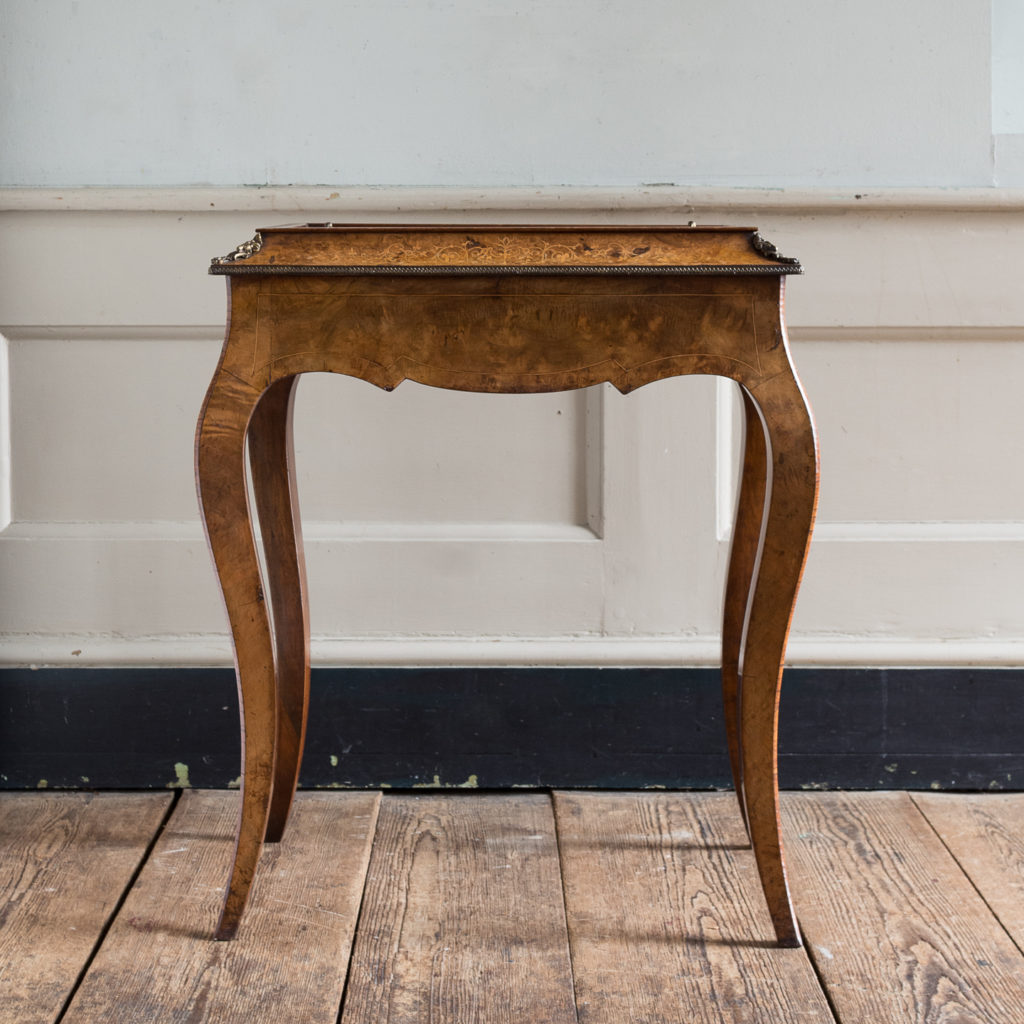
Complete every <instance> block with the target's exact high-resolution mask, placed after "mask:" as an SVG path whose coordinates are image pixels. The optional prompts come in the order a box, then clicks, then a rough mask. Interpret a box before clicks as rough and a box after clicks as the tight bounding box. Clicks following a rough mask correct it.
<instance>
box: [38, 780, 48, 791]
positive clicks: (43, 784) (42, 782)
mask: <svg viewBox="0 0 1024 1024" xmlns="http://www.w3.org/2000/svg"><path fill="white" fill-rule="evenodd" d="M48 785H49V783H48V782H47V781H46V779H40V780H39V781H38V782H37V783H36V789H46V787H47V786H48Z"/></svg>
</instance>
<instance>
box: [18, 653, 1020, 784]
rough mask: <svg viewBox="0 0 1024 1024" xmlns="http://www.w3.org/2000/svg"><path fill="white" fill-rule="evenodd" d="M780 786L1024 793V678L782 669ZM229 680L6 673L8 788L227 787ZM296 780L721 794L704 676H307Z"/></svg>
mask: <svg viewBox="0 0 1024 1024" xmlns="http://www.w3.org/2000/svg"><path fill="white" fill-rule="evenodd" d="M779 749H780V758H779V762H780V769H779V771H780V783H781V785H782V787H783V788H786V789H833V788H840V789H960V790H987V789H1004V790H1014V789H1024V670H1018V669H1013V670H1011V669H791V670H789V671H788V672H787V673H786V678H785V685H784V687H783V699H782V719H781V727H780V742H779ZM238 773H239V739H238V718H237V700H236V696H235V684H234V675H233V673H232V672H231V671H230V670H228V669H86V668H81V669H41V670H35V671H32V670H28V669H24V670H22V669H5V670H0V788H7V789H35V788H39V787H43V786H45V787H49V788H87V789H148V788H159V787H165V786H178V785H192V786H195V787H203V788H225V787H228V786H230V785H232V784H236V785H237V776H238ZM301 784H302V785H303V786H305V787H346V788H347V787H354V788H376V787H381V786H387V787H395V788H410V787H419V786H441V787H466V788H469V787H479V788H486V789H507V788H511V787H519V786H525V787H545V788H546V787H567V788H568V787H602V788H615V789H634V788H644V787H662V786H664V787H667V788H669V789H706V788H721V787H727V786H729V785H730V777H729V767H728V760H727V757H726V752H725V734H724V729H723V725H722V709H721V698H720V692H719V676H718V672H717V671H715V670H713V669H695V668H689V669H551V668H533V669H526V668H504V669H502V668H481V669H467V668H463V669H366V668H358V669H326V668H325V669H317V670H314V672H313V683H312V698H311V707H310V727H309V739H308V743H307V749H306V756H305V759H304V763H303V768H302V776H301Z"/></svg>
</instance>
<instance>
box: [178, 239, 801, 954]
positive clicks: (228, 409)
mask: <svg viewBox="0 0 1024 1024" xmlns="http://www.w3.org/2000/svg"><path fill="white" fill-rule="evenodd" d="M588 231H589V229H581V228H578V227H573V226H569V227H561V228H558V227H552V228H550V229H547V228H536V227H529V226H526V227H522V226H520V227H515V228H513V227H503V228H488V227H480V228H478V227H472V228H467V227H459V226H455V225H446V226H440V227H438V226H429V227H421V228H411V227H407V228H392V227H388V228H381V227H380V226H377V227H374V226H368V225H364V226H362V227H353V226H351V225H321V226H315V225H314V226H311V225H306V226H301V225H300V226H298V227H296V228H283V229H280V230H272V231H268V232H266V236H267V237H266V238H261V237H260V236H257V237H256V238H254V240H253V242H252V244H251V245H246V246H243V247H241V248H240V249H239V250H238V251H236V252H235V253H232V254H231V255H230V256H228V257H226V258H224V259H222V260H220V261H218V264H217V266H216V267H215V268H214V269H218V270H219V271H220V272H224V273H227V274H229V275H231V276H230V283H229V288H230V323H229V329H228V333H227V337H226V340H225V344H224V349H223V351H222V354H221V360H220V363H219V365H218V368H217V371H216V373H215V376H214V379H213V381H212V382H211V385H210V389H209V391H208V393H207V397H206V402H205V404H204V406H203V410H202V412H201V414H200V420H199V425H198V427H197V434H196V473H197V480H198V482H199V492H200V504H201V507H202V513H203V518H204V522H205V525H206V532H207V538H208V541H209V546H210V550H211V552H212V554H213V557H214V562H215V564H216V568H217V573H218V577H219V581H220V585H221V591H222V594H223V596H224V601H225V605H226V607H227V611H228V618H229V621H230V624H231V630H232V638H233V641H234V647H235V656H236V658H235V660H236V666H237V674H238V680H239V695H240V704H241V708H242V734H243V740H244V743H243V748H244V756H243V762H244V763H243V771H242V814H241V821H240V826H239V829H238V842H237V852H236V857H235V860H234V864H233V867H232V880H231V883H230V886H229V888H228V891H227V895H226V898H225V905H224V910H223V914H222V917H221V921H220V924H219V925H218V928H217V937H218V938H225V939H228V938H231V937H232V936H233V935H234V933H235V930H236V928H237V926H238V922H239V920H240V918H241V915H242V912H243V910H244V907H245V903H246V894H247V891H248V888H249V886H250V884H251V882H252V878H253V872H254V870H255V866H256V862H257V860H258V858H259V853H260V846H261V844H262V842H263V837H264V835H265V834H267V835H269V836H270V837H272V838H276V837H277V836H278V835H280V833H281V831H282V829H283V827H284V819H285V817H286V815H287V803H286V799H285V798H286V795H287V793H288V792H289V790H290V786H291V785H292V782H293V780H294V777H295V770H296V765H297V751H298V750H300V748H301V721H302V717H303V714H304V712H303V710H302V707H303V705H304V701H303V699H302V698H301V697H299V696H298V694H299V693H300V691H302V689H303V683H302V680H301V672H300V660H301V659H300V654H301V649H302V647H303V643H302V635H301V634H302V631H303V628H304V626H303V622H304V612H303V611H302V609H303V608H304V605H303V598H302V593H301V591H302V589H303V584H302V567H301V553H300V562H299V564H298V566H297V567H296V566H295V565H294V563H293V554H294V552H295V551H296V550H297V546H296V544H295V543H294V541H295V538H293V537H292V529H291V527H292V525H294V526H295V527H296V528H297V511H296V509H295V503H294V493H292V495H291V497H289V493H288V491H289V488H288V487H287V486H286V485H285V483H284V482H283V481H279V482H278V483H277V484H276V486H275V485H273V484H271V483H270V482H268V479H267V477H268V475H269V474H271V473H273V472H276V473H277V474H278V475H279V476H281V477H284V476H286V475H287V474H288V473H289V472H290V462H289V459H288V457H287V454H286V452H285V450H284V448H285V446H284V445H283V444H281V443H275V444H274V445H273V446H272V447H273V449H274V451H273V452H271V451H269V449H268V446H267V445H266V444H265V443H264V442H265V441H266V440H267V439H268V438H277V439H278V440H279V441H281V440H282V439H283V435H284V432H285V423H286V420H287V417H288V410H289V409H290V405H289V402H288V401H286V397H287V396H289V395H290V394H291V390H290V389H291V382H292V380H293V379H294V378H295V377H297V376H298V375H299V374H302V373H306V372H311V371H327V372H333V373H342V374H346V375H349V376H353V377H357V378H359V379H362V380H366V381H368V382H370V383H373V384H375V385H377V386H379V387H381V388H385V389H391V388H394V387H397V386H398V385H399V384H400V383H401V382H402V381H404V380H414V381H418V382H419V383H422V384H428V385H431V386H434V387H440V388H452V389H457V390H464V391H481V392H495V393H509V392H515V393H539V392H548V391H559V390H572V389H576V388H581V387H587V386H590V385H593V384H598V383H602V382H605V381H607V382H610V383H612V384H614V386H615V387H617V388H618V389H619V390H620V391H622V392H629V391H632V390H634V389H636V388H638V387H641V386H642V385H644V384H649V383H652V382H653V381H657V380H662V379H664V378H666V377H672V376H677V375H679V374H692V373H700V374H717V375H720V376H723V377H728V378H730V379H732V380H735V381H737V382H738V383H739V384H740V385H741V386H742V387H743V389H744V394H745V409H746V410H747V414H748V416H750V417H752V416H753V415H754V414H755V413H756V417H757V421H758V422H759V423H760V429H761V430H762V431H763V440H764V443H763V444H760V445H759V444H758V443H757V442H756V441H753V442H752V443H751V444H750V445H748V451H749V452H750V453H751V459H750V462H751V466H752V465H753V463H754V462H755V461H757V460H758V459H760V460H761V461H763V463H764V465H763V467H761V466H758V467H756V469H754V468H751V469H750V471H749V472H747V473H746V474H745V476H746V479H747V482H746V485H745V486H744V487H743V488H742V490H741V507H740V511H739V517H738V518H739V523H740V530H739V533H740V535H741V544H740V546H739V548H738V549H737V551H738V553H737V555H736V559H734V570H733V571H731V572H730V585H729V593H728V596H727V605H728V607H729V609H730V611H729V612H728V613H727V624H726V636H725V645H724V646H725V655H726V665H725V679H724V683H725V698H726V705H727V715H728V718H729V721H730V723H731V725H732V728H733V732H732V733H730V736H729V742H730V748H731V753H732V755H733V763H734V776H735V778H736V779H737V781H738V782H739V783H740V784H741V785H740V788H741V790H742V793H741V797H742V800H743V806H744V809H745V812H746V817H747V822H748V824H749V831H750V837H751V842H752V844H753V847H754V853H755V857H756V859H757V863H758V867H759V870H760V875H761V881H762V886H763V889H764V893H765V897H766V899H767V902H768V906H769V910H770V912H771V916H772V921H773V924H774V928H775V933H776V937H777V939H778V941H779V943H780V944H781V945H783V946H795V945H799V943H800V934H799V929H798V927H797V923H796V920H795V918H794V916H793V910H792V905H791V902H790V899H789V893H788V889H787V883H786V872H785V865H784V862H783V856H782V844H781V837H780V831H779V815H778V788H777V756H776V744H777V727H778V704H779V688H780V685H781V667H782V664H783V659H784V655H785V649H786V641H787V637H788V632H789V624H790V620H791V617H792V613H793V607H794V603H795V601H796V594H797V590H798V588H799V584H800V578H801V575H802V572H803V565H804V559H805V557H806V552H807V547H808V544H809V541H810V534H811V529H812V526H813V523H814V517H815V508H816V502H817V486H818V463H817V441H816V437H815V433H814V425H813V422H812V419H811V415H810V409H809V407H808V405H807V402H806V399H805V398H804V395H803V391H802V389H801V387H800V383H799V380H798V378H797V375H796V371H795V369H794V367H793V364H792V360H791V357H790V351H789V345H788V343H787V340H786V332H785V328H784V325H783V322H782V307H783V284H784V280H785V277H784V275H785V273H787V272H789V271H792V270H794V269H795V268H794V264H793V262H792V261H786V260H785V259H783V258H781V257H778V254H777V253H775V252H774V251H773V250H772V249H771V247H770V246H768V245H766V244H765V243H764V242H763V240H760V239H759V236H757V235H756V234H755V233H754V232H753V231H752V230H751V229H749V228H740V229H734V228H701V229H697V228H688V227H687V228H681V227H679V226H652V227H648V228H625V229H624V228H618V227H616V228H613V229H605V228H600V227H595V228H594V229H593V230H592V232H591V233H588ZM581 232H582V233H581ZM460 246H461V249H460ZM374 253H376V256H373V254H374ZM460 253H461V254H462V255H460ZM466 253H469V254H470V255H469V256H468V257H467V258H468V259H470V262H473V261H474V260H478V261H479V266H477V269H480V270H481V271H482V272H481V273H480V274H467V273H458V270H459V266H460V265H461V264H460V263H459V260H461V259H462V258H463V256H464V255H465V254H466ZM601 254H603V257H601V258H608V259H610V260H612V263H613V264H614V266H605V267H603V269H605V270H611V269H615V270H621V271H623V273H622V274H619V275H612V274H599V273H596V272H593V270H587V269H586V266H587V264H586V263H582V264H581V263H580V262H578V261H579V260H587V259H598V258H599V257H600V256H601ZM373 259H377V260H378V264H377V266H376V267H375V268H374V269H375V270H377V271H380V272H379V273H372V274H371V273H370V272H369V271H367V272H366V273H363V272H361V271H360V270H359V267H360V266H361V265H362V263H364V262H367V261H369V262H373ZM565 260H570V264H571V267H574V268H576V269H580V268H581V267H582V268H583V272H581V273H575V274H572V273H563V274H555V273H553V272H552V273H550V274H549V273H547V272H545V273H542V274H538V275H534V276H530V275H520V276H516V275H502V274H498V273H497V271H496V268H497V267H498V266H499V265H500V266H502V267H523V268H525V267H532V268H533V269H537V268H538V266H539V267H540V269H541V270H544V268H545V267H548V265H549V264H550V265H551V266H554V265H556V264H557V265H559V266H562V265H563V263H564V261H565ZM572 260H576V261H577V262H571V261H572ZM304 261H306V262H305V266H306V269H307V270H309V269H311V268H312V272H311V273H310V274H302V275H300V276H295V275H293V274H291V273H290V272H289V271H290V270H295V269H296V267H298V265H299V264H302V263H303V262H304ZM417 261H419V262H417ZM538 261H539V262H538ZM560 261H562V262H560ZM673 261H678V263H679V264H681V265H685V268H689V269H690V270H694V269H695V270H696V271H697V272H696V273H693V274H689V273H682V272H681V269H680V268H679V267H677V268H676V269H675V270H673V269H672V268H673V266H674V263H673ZM568 265H569V264H567V266H568ZM439 266H445V267H449V268H451V269H453V270H454V271H456V272H455V273H453V274H451V275H447V276H445V275H441V274H439V273H435V272H433V271H432V270H431V268H434V267H439ZM474 266H476V264H474ZM317 268H321V269H323V270H324V273H319V272H318V271H317ZM332 268H333V269H334V270H338V271H339V273H338V275H333V274H328V273H327V272H326V271H327V270H328V269H332ZM424 268H426V269H427V270H431V272H430V273H426V274H419V273H412V271H416V270H423V269H424ZM658 268H661V270H662V271H667V272H665V273H658V274H652V273H641V271H643V270H647V271H651V270H654V269H658ZM786 268H788V269H786ZM299 269H301V267H299ZM677 270H679V271H680V272H676V271H677ZM709 270H710V271H711V272H708V273H705V271H709ZM243 271H245V272H243ZM401 271H408V272H407V273H403V272H401ZM261 396H267V397H266V398H264V399H263V401H265V402H267V403H268V404H267V406H266V411H265V412H264V413H260V412H259V411H257V412H256V414H255V416H253V410H254V408H257V403H258V402H260V401H261ZM251 419H252V420H253V421H255V435H256V444H255V451H256V452H257V455H258V456H260V453H262V456H260V457H261V458H263V461H264V462H265V463H266V466H265V467H264V468H266V469H267V472H266V473H264V472H256V473H254V478H256V479H257V486H258V491H259V492H260V493H261V495H262V499H261V500H260V501H259V502H258V504H259V505H260V508H261V512H262V513H263V516H264V519H265V520H267V521H268V522H274V521H277V522H278V524H279V525H280V526H281V527H282V529H281V530H279V531H277V532H276V533H275V531H274V530H273V529H271V530H269V536H270V539H271V544H270V546H269V547H268V551H267V555H268V558H267V561H268V562H273V561H275V560H276V559H275V557H274V555H275V549H277V550H280V551H283V550H284V549H287V551H288V554H287V562H288V569H287V571H284V567H283V566H282V571H281V572H279V573H278V580H277V585H276V586H275V584H274V581H273V580H272V583H271V590H272V591H274V593H273V597H274V604H275V613H276V611H277V607H278V606H280V607H281V608H283V609H286V610H288V612H287V614H288V616H290V621H291V628H289V629H288V630H286V631H285V632H282V631H281V630H278V633H277V638H276V639H277V652H276V653H277V667H276V678H275V657H274V654H275V644H274V638H273V637H272V635H271V622H270V620H269V618H268V615H267V608H266V601H265V593H264V588H263V583H262V579H261V575H260V567H259V563H258V559H257V555H256V551H255V547H254V544H253V532H252V524H251V521H250V512H249V504H248V502H247V500H246V495H245V473H244V468H243V466H242V451H243V449H244V446H245V438H246V433H247V431H249V430H250V422H251ZM273 467H276V470H275V469H274V468H273ZM762 498H763V499H764V500H761V499H762ZM295 532H296V534H297V529H296V530H295ZM755 536H756V538H757V546H756V551H753V550H751V549H753V548H754V543H755ZM286 577H287V579H286ZM295 590H298V591H299V593H298V594H295V593H294V591H295ZM748 592H749V594H748ZM748 596H749V599H748ZM741 609H742V613H741ZM286 633H287V636H286ZM289 636H290V637H291V639H288V637H289ZM285 648H288V649H289V651H290V652H291V654H290V655H289V656H288V658H287V661H288V664H287V666H285V665H284V664H283V662H284V660H285V658H284V653H283V652H284V649H285ZM285 694H291V696H290V697H285ZM740 695H742V696H740ZM737 718H738V721H737ZM272 791H273V792H275V793H276V794H277V797H278V798H280V799H275V806H274V809H273V811H272V812H271V806H270V805H271V794H272ZM268 822H269V829H268Z"/></svg>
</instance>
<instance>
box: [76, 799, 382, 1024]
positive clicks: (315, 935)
mask: <svg viewBox="0 0 1024 1024" xmlns="http://www.w3.org/2000/svg"><path fill="white" fill-rule="evenodd" d="M238 801H239V795H238V794H237V793H231V792H203V791H186V792H184V793H183V794H182V798H181V800H180V802H179V804H178V806H177V808H176V809H175V812H174V814H173V816H172V818H171V820H170V822H169V823H168V826H167V828H166V829H165V831H164V833H163V835H162V836H161V839H160V841H159V843H158V844H157V846H156V847H155V849H154V850H153V852H152V854H151V856H150V858H149V861H148V862H147V863H146V866H145V868H144V870H143V871H142V873H141V874H140V876H139V879H138V881H137V882H136V884H135V886H134V887H133V889H132V892H131V894H130V895H129V897H128V899H127V900H126V901H125V904H124V906H123V907H122V909H121V912H120V913H119V914H118V916H117V918H116V919H115V921H114V924H113V925H112V926H111V929H110V931H109V933H108V935H107V937H106V940H105V941H104V943H103V946H102V948H101V949H100V951H99V953H98V954H97V956H96V958H95V960H94V961H93V963H92V965H91V966H90V968H89V971H88V973H87V974H86V976H85V978H84V980H83V982H82V985H81V987H80V988H79V990H78V992H77V994H76V996H75V998H74V1000H73V1001H72V1003H71V1005H70V1007H69V1009H68V1013H67V1016H66V1017H65V1018H64V1021H63V1022H62V1024H110V1022H111V1021H125V1022H130V1024H156V1022H160V1024H167V1022H177V1021H181V1022H188V1024H202V1022H207V1021H209V1022H216V1024H233V1022H239V1024H262V1022H273V1024H279V1022H283V1021H288V1022H291V1021H295V1022H299V1021H301V1022H303V1024H319V1022H324V1024H328V1022H331V1024H333V1022H334V1021H335V1020H336V1018H337V1013H338V1008H339V1006H340V1004H341V997H342V991H343V988H344V980H345V970H346V964H347V962H348V956H349V951H350V946H351V939H352V933H353V930H354V927H355V922H356V916H357V914H358V909H359V900H360V894H361V892H362V888H363V878H364V874H365V870H366V864H367V861H368V859H369V850H370V844H371V841H372V838H373V832H374V825H375V822H376V817H377V808H378V805H379V801H380V797H379V795H378V794H376V793H300V794H298V796H297V797H296V801H295V806H294V808H293V810H292V817H291V821H290V822H289V826H288V831H287V833H286V835H285V838H284V840H283V842H281V843H279V844H274V845H271V846H267V847H265V849H264V853H263V856H262V858H261V860H260V864H259V870H258V871H257V874H256V879H255V882H254V884H253V890H252V897H251V900H250V906H249V908H248V910H247V912H246V915H245V917H244V918H243V920H242V925H241V928H240V929H239V932H238V936H237V938H236V939H235V940H234V941H233V942H214V941H212V939H211V938H210V936H211V935H212V932H213V928H214V925H215V923H216V920H217V914H218V911H219V909H220V904H221V900H222V897H223V887H224V885H225V883H226V881H227V874H228V869H229V867H230V863H231V857H232V853H233V846H234V844H233V841H232V840H233V836H234V830H235V826H236V823H237V817H238Z"/></svg>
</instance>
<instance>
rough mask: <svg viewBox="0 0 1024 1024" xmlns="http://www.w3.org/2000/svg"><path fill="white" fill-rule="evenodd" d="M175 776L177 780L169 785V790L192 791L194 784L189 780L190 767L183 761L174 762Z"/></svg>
mask: <svg viewBox="0 0 1024 1024" xmlns="http://www.w3.org/2000/svg"><path fill="white" fill-rule="evenodd" d="M174 775H175V779H174V781H173V782H168V783H167V788H168V789H191V788H192V783H191V782H189V780H188V765H187V764H184V763H183V762H181V761H175V762H174Z"/></svg>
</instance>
